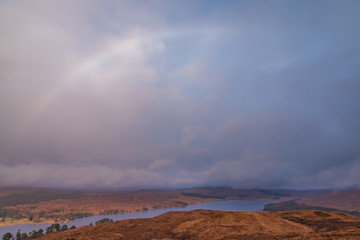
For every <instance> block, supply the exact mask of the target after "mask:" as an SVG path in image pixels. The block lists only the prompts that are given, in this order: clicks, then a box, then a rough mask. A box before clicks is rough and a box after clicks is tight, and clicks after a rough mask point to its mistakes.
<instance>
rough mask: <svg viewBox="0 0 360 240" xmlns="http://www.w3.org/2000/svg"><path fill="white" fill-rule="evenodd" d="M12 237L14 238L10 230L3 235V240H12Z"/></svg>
mask: <svg viewBox="0 0 360 240" xmlns="http://www.w3.org/2000/svg"><path fill="white" fill-rule="evenodd" d="M11 238H12V234H11V233H9V232H7V233H5V234H4V235H3V237H2V239H3V240H11Z"/></svg>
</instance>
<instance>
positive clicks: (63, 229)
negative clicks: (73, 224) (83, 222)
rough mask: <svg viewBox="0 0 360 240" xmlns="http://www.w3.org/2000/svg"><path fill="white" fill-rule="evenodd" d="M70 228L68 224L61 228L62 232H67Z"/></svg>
mask: <svg viewBox="0 0 360 240" xmlns="http://www.w3.org/2000/svg"><path fill="white" fill-rule="evenodd" d="M68 229H69V228H68V226H67V225H66V224H64V225H62V226H61V229H60V230H61V231H66V230H68Z"/></svg>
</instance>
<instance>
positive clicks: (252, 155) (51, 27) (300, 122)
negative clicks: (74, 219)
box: [0, 0, 360, 189]
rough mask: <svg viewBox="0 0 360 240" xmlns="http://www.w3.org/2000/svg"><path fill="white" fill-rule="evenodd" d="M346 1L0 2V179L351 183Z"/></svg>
mask: <svg viewBox="0 0 360 240" xmlns="http://www.w3.org/2000/svg"><path fill="white" fill-rule="evenodd" d="M359 12H360V1H358V0H342V1H339V0H317V1H307V0H305V1H295V0H294V1H285V0H284V1H277V0H274V1H267V0H264V1H257V0H255V1H247V0H242V1H231V0H225V1H210V0H209V1H198V0H185V1H184V0H170V1H169V0H152V1H125V0H124V1H115V0H114V1H111V0H101V1H100V0H98V1H93V0H86V1H85V0H84V1H83V0H76V1H73V0H64V1H55V0H53V1H48V0H38V1H29V0H19V1H13V0H2V1H1V2H0V186H39V187H63V188H111V189H128V188H182V187H193V186H232V187H236V188H293V189H310V188H312V189H316V188H346V187H359V186H360V174H359V173H360V25H359V22H360V15H359Z"/></svg>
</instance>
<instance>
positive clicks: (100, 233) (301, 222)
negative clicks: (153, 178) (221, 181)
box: [39, 210, 360, 240]
mask: <svg viewBox="0 0 360 240" xmlns="http://www.w3.org/2000/svg"><path fill="white" fill-rule="evenodd" d="M64 239H67V240H70V239H72V240H85V239H86V240H89V239H94V240H95V239H102V240H106V239H118V240H127V239H129V240H133V239H149V240H150V239H163V240H175V239H193V240H200V239H213V240H217V239H360V218H358V217H354V216H350V215H346V214H342V213H335V212H322V211H314V210H302V211H293V212H277V213H261V212H256V213H241V212H222V211H210V210H195V211H188V212H169V213H166V214H163V215H161V216H158V217H155V218H151V219H133V220H123V221H117V222H114V223H105V224H102V225H97V226H94V227H90V226H86V227H81V228H78V229H74V230H68V231H64V232H58V233H51V234H48V235H45V236H43V237H41V238H39V240H64Z"/></svg>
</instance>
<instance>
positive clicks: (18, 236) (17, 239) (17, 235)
mask: <svg viewBox="0 0 360 240" xmlns="http://www.w3.org/2000/svg"><path fill="white" fill-rule="evenodd" d="M16 240H21V233H20V229H19V230H18V231H17V233H16Z"/></svg>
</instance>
